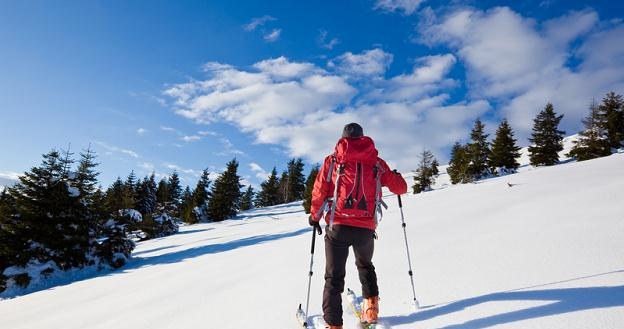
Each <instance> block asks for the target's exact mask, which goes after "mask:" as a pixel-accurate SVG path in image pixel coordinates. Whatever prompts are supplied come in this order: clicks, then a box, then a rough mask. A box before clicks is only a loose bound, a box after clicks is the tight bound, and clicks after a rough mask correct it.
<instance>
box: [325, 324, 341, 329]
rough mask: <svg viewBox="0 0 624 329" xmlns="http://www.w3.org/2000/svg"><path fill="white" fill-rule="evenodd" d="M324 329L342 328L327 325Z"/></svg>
mask: <svg viewBox="0 0 624 329" xmlns="http://www.w3.org/2000/svg"><path fill="white" fill-rule="evenodd" d="M325 328H327V329H342V326H330V325H327V327H325Z"/></svg>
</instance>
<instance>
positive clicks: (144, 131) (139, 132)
mask: <svg viewBox="0 0 624 329" xmlns="http://www.w3.org/2000/svg"><path fill="white" fill-rule="evenodd" d="M136 132H137V134H139V135H141V136H143V135H145V134H147V132H148V130H147V129H145V128H139V129H137V131H136Z"/></svg>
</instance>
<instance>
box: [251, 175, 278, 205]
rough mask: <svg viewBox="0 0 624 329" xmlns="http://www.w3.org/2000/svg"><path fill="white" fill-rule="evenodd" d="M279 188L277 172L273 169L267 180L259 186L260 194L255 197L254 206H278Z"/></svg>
mask: <svg viewBox="0 0 624 329" xmlns="http://www.w3.org/2000/svg"><path fill="white" fill-rule="evenodd" d="M279 188H280V186H279V179H278V178H277V170H276V169H275V167H273V170H272V171H271V175H270V176H269V178H267V180H265V181H264V182H262V183H261V184H260V192H259V193H258V194H257V195H256V206H257V207H268V206H273V205H276V204H278V203H279V200H280V195H279V193H280V192H279Z"/></svg>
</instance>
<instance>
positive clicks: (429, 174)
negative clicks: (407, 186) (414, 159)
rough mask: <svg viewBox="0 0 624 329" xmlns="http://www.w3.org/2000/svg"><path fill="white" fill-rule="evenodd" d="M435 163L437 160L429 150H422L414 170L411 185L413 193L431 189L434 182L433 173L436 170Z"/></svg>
mask: <svg viewBox="0 0 624 329" xmlns="http://www.w3.org/2000/svg"><path fill="white" fill-rule="evenodd" d="M436 163H437V161H436V159H435V157H434V156H433V153H431V151H429V150H424V151H423V152H422V153H421V154H420V162H419V163H418V168H417V169H416V170H415V171H414V185H413V186H412V189H413V190H414V194H417V193H421V192H424V191H428V190H430V189H431V185H433V184H434V183H435V175H436V172H437V170H438V169H437V165H436Z"/></svg>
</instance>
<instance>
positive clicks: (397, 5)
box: [373, 0, 425, 15]
mask: <svg viewBox="0 0 624 329" xmlns="http://www.w3.org/2000/svg"><path fill="white" fill-rule="evenodd" d="M423 2H425V0H377V2H376V3H375V6H374V7H373V9H376V10H382V11H385V12H403V13H404V14H405V15H411V14H413V13H414V12H415V11H416V10H417V9H418V7H419V6H420V4H421V3H423Z"/></svg>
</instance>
